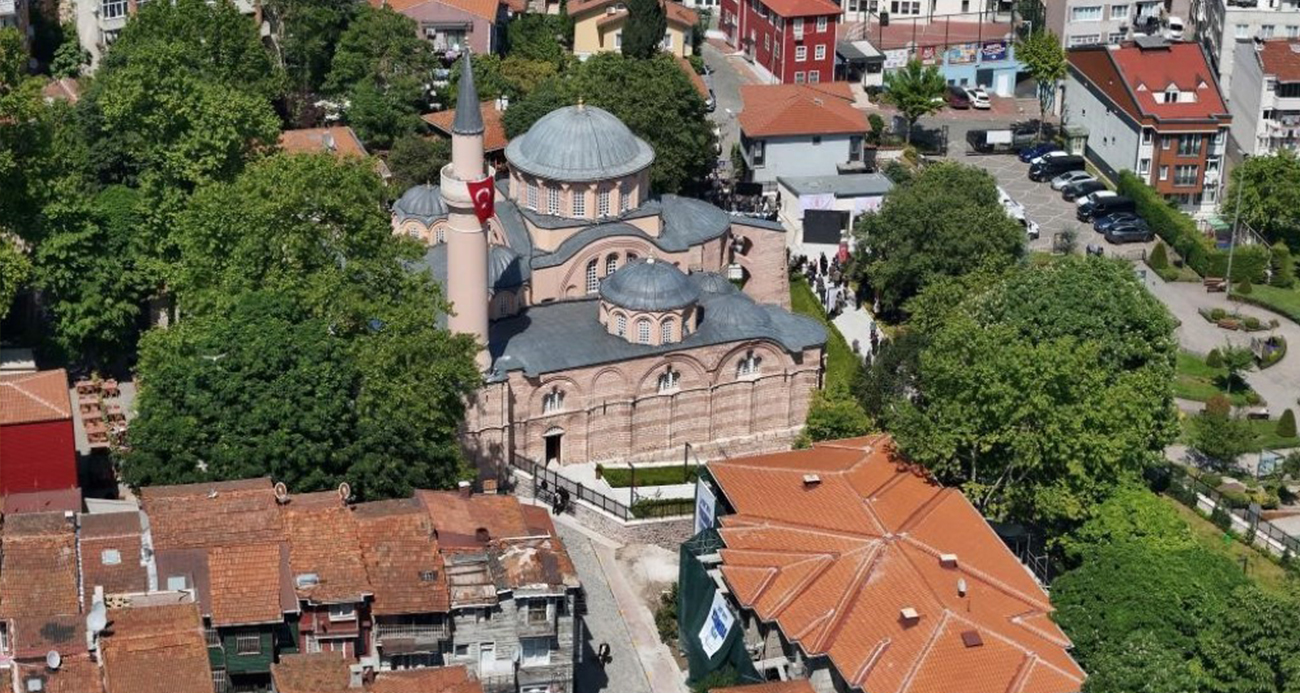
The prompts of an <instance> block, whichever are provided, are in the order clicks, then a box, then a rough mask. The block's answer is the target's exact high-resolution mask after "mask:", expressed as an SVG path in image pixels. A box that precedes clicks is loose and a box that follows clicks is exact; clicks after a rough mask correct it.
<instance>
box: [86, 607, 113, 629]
mask: <svg viewBox="0 0 1300 693" xmlns="http://www.w3.org/2000/svg"><path fill="white" fill-rule="evenodd" d="M107 627H108V609H107V608H106V607H105V606H104V602H100V601H97V602H95V603H94V604H93V605H92V606H91V607H90V613H88V614H86V630H88V631H90V632H91V634H92V635H98V634H99V633H100V631H102V630H104V629H105V628H107Z"/></svg>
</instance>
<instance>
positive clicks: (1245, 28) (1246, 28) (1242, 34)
mask: <svg viewBox="0 0 1300 693" xmlns="http://www.w3.org/2000/svg"><path fill="white" fill-rule="evenodd" d="M1236 31H1237V38H1239V39H1248V38H1250V25H1249V24H1238V25H1237V29H1236Z"/></svg>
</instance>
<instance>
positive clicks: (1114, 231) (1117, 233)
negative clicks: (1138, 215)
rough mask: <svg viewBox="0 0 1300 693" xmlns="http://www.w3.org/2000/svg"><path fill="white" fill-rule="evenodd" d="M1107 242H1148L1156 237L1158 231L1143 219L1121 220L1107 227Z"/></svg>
mask: <svg viewBox="0 0 1300 693" xmlns="http://www.w3.org/2000/svg"><path fill="white" fill-rule="evenodd" d="M1103 236H1104V237H1105V239H1106V242H1107V243H1116V244H1118V243H1146V242H1148V241H1151V240H1153V239H1154V238H1155V237H1156V232H1155V231H1152V230H1151V227H1150V226H1147V223H1146V222H1145V221H1142V220H1141V219H1130V220H1128V221H1121V222H1118V223H1116V224H1115V225H1113V226H1111V227H1110V228H1108V229H1106V233H1105V234H1103Z"/></svg>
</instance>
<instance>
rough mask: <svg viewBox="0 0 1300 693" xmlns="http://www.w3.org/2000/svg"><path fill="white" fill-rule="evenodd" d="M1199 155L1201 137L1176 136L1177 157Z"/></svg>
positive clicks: (1194, 135)
mask: <svg viewBox="0 0 1300 693" xmlns="http://www.w3.org/2000/svg"><path fill="white" fill-rule="evenodd" d="M1200 153H1201V136H1200V135H1199V134H1193V135H1179V136H1178V156H1199V155H1200Z"/></svg>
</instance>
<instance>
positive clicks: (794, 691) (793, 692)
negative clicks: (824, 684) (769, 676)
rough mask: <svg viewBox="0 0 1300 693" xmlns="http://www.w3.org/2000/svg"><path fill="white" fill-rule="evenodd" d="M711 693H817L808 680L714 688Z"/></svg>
mask: <svg viewBox="0 0 1300 693" xmlns="http://www.w3.org/2000/svg"><path fill="white" fill-rule="evenodd" d="M709 693H816V692H815V691H814V690H813V687H812V684H811V683H809V682H808V679H800V680H798V681H771V682H768V683H753V684H750V685H748V686H727V687H726V688H714V689H712V690H711V691H709Z"/></svg>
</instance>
